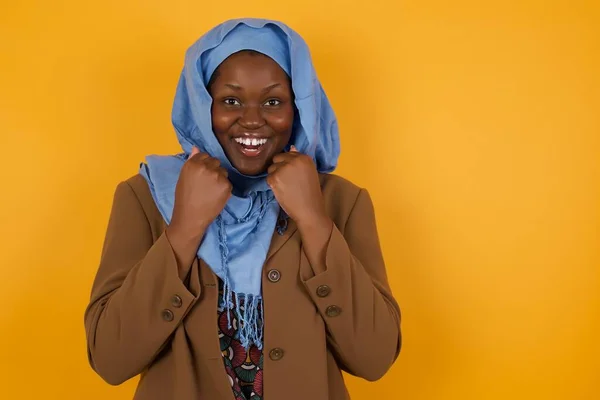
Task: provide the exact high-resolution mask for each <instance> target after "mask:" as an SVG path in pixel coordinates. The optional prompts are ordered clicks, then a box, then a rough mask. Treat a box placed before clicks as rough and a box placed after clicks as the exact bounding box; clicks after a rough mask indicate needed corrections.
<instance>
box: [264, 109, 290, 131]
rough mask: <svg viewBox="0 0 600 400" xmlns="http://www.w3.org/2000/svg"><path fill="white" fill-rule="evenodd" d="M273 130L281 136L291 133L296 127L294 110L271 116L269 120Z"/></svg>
mask: <svg viewBox="0 0 600 400" xmlns="http://www.w3.org/2000/svg"><path fill="white" fill-rule="evenodd" d="M267 120H268V121H269V125H271V128H272V129H273V130H274V131H275V132H277V133H279V134H288V133H291V131H292V127H293V126H294V110H293V109H291V108H290V109H289V110H281V112H279V113H274V114H271V115H269V117H268V119H267Z"/></svg>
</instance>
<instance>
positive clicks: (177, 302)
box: [171, 295, 183, 308]
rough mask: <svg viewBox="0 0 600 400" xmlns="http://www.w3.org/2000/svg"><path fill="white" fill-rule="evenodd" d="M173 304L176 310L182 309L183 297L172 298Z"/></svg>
mask: <svg viewBox="0 0 600 400" xmlns="http://www.w3.org/2000/svg"><path fill="white" fill-rule="evenodd" d="M171 304H172V305H173V307H175V308H180V307H181V306H182V305H183V301H182V300H181V297H179V296H177V295H175V296H173V297H171Z"/></svg>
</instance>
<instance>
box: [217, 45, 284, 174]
mask: <svg viewBox="0 0 600 400" xmlns="http://www.w3.org/2000/svg"><path fill="white" fill-rule="evenodd" d="M208 90H209V92H210V95H211V96H212V98H213V104H212V109H211V113H212V125H213V130H214V132H215V135H216V137H217V140H218V141H219V143H220V144H221V147H223V150H224V151H225V154H226V155H227V158H228V159H229V161H230V162H231V164H233V166H234V167H235V168H236V169H237V170H238V171H239V172H240V173H242V174H244V175H258V174H261V173H263V172H265V171H266V170H267V168H268V167H269V166H270V165H271V163H272V160H273V157H274V156H275V155H277V154H278V153H281V152H282V151H283V149H284V148H285V146H286V145H287V144H288V142H289V140H290V137H291V135H292V126H293V123H294V98H293V92H292V88H291V85H290V80H289V78H288V76H287V74H286V73H285V72H284V71H283V69H281V67H280V66H279V64H277V63H276V62H275V61H273V60H272V59H271V58H269V57H267V56H265V55H262V54H260V53H252V52H247V51H242V52H239V53H235V54H233V55H231V56H230V57H228V58H227V59H226V60H225V61H223V63H222V64H221V65H219V67H218V68H217V70H216V71H215V74H214V76H213V78H212V79H211V84H209V88H208Z"/></svg>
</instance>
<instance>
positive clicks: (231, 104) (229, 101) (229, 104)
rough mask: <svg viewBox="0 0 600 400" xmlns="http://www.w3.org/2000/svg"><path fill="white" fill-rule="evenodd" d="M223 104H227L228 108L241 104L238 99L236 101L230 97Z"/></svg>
mask: <svg viewBox="0 0 600 400" xmlns="http://www.w3.org/2000/svg"><path fill="white" fill-rule="evenodd" d="M223 103H225V105H227V106H239V105H240V102H239V100H238V99H234V98H233V97H228V98H226V99H225V100H223Z"/></svg>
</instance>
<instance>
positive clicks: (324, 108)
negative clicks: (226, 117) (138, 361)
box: [140, 18, 340, 349]
mask: <svg viewBox="0 0 600 400" xmlns="http://www.w3.org/2000/svg"><path fill="white" fill-rule="evenodd" d="M242 50H255V51H258V52H260V53H262V54H264V55H266V56H268V57H271V58H272V59H273V60H275V61H276V62H277V63H278V64H279V65H280V66H281V68H282V69H283V70H284V71H285V72H286V73H287V74H288V76H290V78H291V82H292V90H293V92H294V96H295V104H296V107H297V109H298V115H297V116H296V121H295V124H294V132H293V134H292V139H291V140H290V143H289V144H288V147H286V151H288V150H289V147H290V146H291V145H295V146H296V148H297V149H298V151H300V152H302V153H304V154H307V155H309V156H311V157H312V158H313V160H314V161H315V164H316V166H317V170H318V171H319V172H323V173H327V172H331V171H333V170H334V169H335V167H336V166H337V161H338V157H339V153H340V143H339V134H338V126H337V120H336V117H335V114H334V112H333V109H332V108H331V105H330V103H329V100H328V99H327V97H326V95H325V92H324V91H323V88H322V86H321V84H320V82H319V80H318V79H317V76H316V73H315V70H314V67H313V64H312V61H311V56H310V53H309V49H308V46H307V45H306V43H305V41H304V40H303V39H302V38H301V37H300V36H299V35H298V34H297V33H296V32H294V31H293V30H292V29H290V28H289V27H288V26H286V25H285V24H283V23H281V22H278V21H271V20H264V19H248V18H246V19H235V20H229V21H226V22H224V23H222V24H220V25H218V26H216V27H215V28H213V29H211V30H210V31H209V32H207V33H206V34H205V35H203V36H202V37H201V38H200V39H199V40H198V41H197V42H196V43H194V44H193V45H192V46H191V47H190V48H189V49H188V51H187V52H186V57H185V63H184V67H183V71H182V73H181V77H180V79H179V84H178V86H177V91H176V94H175V100H174V104H173V110H172V122H173V126H174V128H175V131H176V133H177V138H178V140H179V143H180V144H181V147H182V149H183V152H182V153H179V154H175V155H170V156H160V155H149V156H147V157H146V161H145V163H142V164H141V165H140V174H141V175H142V176H143V177H144V178H145V179H146V181H147V182H148V185H149V187H150V192H151V193H152V197H153V199H154V201H155V202H156V205H157V207H158V210H159V211H160V213H161V215H162V216H163V218H164V219H165V221H166V222H167V223H170V221H171V216H172V212H173V206H174V197H175V186H176V184H177V180H178V178H179V173H180V171H181V167H182V166H183V164H184V163H185V161H186V160H187V158H188V157H189V155H190V153H191V151H192V147H193V146H196V147H198V148H199V149H200V151H202V152H204V153H207V154H209V155H210V156H212V157H215V158H217V159H219V160H220V162H221V165H222V166H223V167H224V168H226V169H227V170H228V172H229V179H230V180H231V182H232V184H233V187H234V191H233V195H232V196H231V198H230V200H229V201H228V202H227V205H226V206H225V209H224V210H223V211H222V212H221V214H220V215H219V216H218V217H217V218H216V219H215V221H214V222H213V223H212V224H211V225H210V226H209V228H208V229H207V231H206V233H205V235H204V238H203V240H202V243H201V245H200V247H199V249H198V257H199V258H201V259H203V260H204V261H205V262H206V264H207V265H208V266H209V267H210V268H211V269H212V270H213V272H214V273H215V274H216V275H217V276H218V277H219V278H221V279H222V280H223V282H224V290H225V293H224V296H223V298H224V306H225V307H227V308H229V309H231V310H232V311H233V317H234V318H235V319H237V321H238V324H239V327H240V330H239V335H240V341H241V342H242V345H243V346H244V347H246V348H249V347H250V346H251V345H253V344H254V345H256V346H257V347H258V348H260V349H262V344H263V317H262V315H261V312H260V310H262V291H261V279H262V269H263V264H264V263H265V260H266V256H267V253H268V250H269V247H270V243H271V239H272V237H273V234H274V231H275V226H276V224H277V220H278V216H279V213H280V207H279V204H278V203H277V201H276V199H275V196H274V195H273V192H272V191H271V190H270V188H269V186H268V185H267V183H266V174H263V175H258V176H246V175H242V174H241V173H240V172H239V171H237V170H236V169H235V168H234V167H233V165H232V164H231V163H230V161H229V160H228V159H227V157H226V156H225V153H224V151H223V149H222V147H221V145H220V144H219V142H218V141H217V138H216V137H215V135H214V133H213V130H212V124H211V105H212V98H211V97H210V95H209V93H208V90H207V84H208V82H209V80H210V78H211V76H212V74H213V73H214V71H215V70H216V69H217V67H218V66H219V65H220V64H221V63H222V62H223V61H224V60H225V59H226V58H227V57H229V56H230V55H232V54H234V53H237V52H239V51H242ZM240 299H244V302H243V303H244V304H245V306H244V307H240V306H239V304H240V302H239V300H240ZM229 314H232V313H229ZM229 323H231V321H229Z"/></svg>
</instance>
